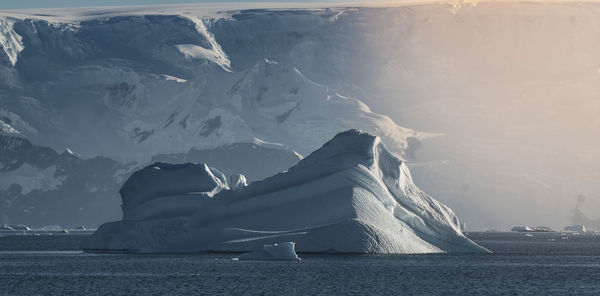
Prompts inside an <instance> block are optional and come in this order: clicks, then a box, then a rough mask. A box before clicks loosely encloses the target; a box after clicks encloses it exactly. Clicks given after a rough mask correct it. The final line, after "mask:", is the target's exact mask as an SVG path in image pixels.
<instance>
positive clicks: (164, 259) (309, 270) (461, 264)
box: [0, 232, 600, 295]
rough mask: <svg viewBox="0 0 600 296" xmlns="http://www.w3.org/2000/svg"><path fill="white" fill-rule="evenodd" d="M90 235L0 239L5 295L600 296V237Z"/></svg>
mask: <svg viewBox="0 0 600 296" xmlns="http://www.w3.org/2000/svg"><path fill="white" fill-rule="evenodd" d="M85 235H87V234H86V233H85V232H81V233H75V234H73V233H71V234H57V233H54V234H53V235H48V234H41V235H3V234H1V233H0V295H133V294H137V295H222V294H223V295H600V236H597V235H565V234H560V233H536V234H533V236H526V235H525V234H523V233H470V234H468V236H470V237H471V238H472V239H473V240H475V241H476V242H478V243H479V244H481V245H483V246H485V247H487V248H488V249H490V250H492V251H493V252H494V253H493V254H478V255H473V254H453V255H448V254H432V255H307V254H304V255H303V254H301V255H300V256H301V257H302V261H299V262H275V261H236V260H232V259H233V258H235V257H236V256H237V255H236V254H196V255H132V254H89V253H82V252H80V251H79V250H78V244H79V241H80V240H81V239H82V238H83V237H84V236H85Z"/></svg>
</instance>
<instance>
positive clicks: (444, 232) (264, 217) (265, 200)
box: [81, 130, 489, 254]
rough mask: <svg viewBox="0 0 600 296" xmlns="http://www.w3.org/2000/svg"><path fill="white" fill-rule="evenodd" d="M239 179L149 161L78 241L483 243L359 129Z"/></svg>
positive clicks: (404, 248) (239, 245) (414, 248)
mask: <svg viewBox="0 0 600 296" xmlns="http://www.w3.org/2000/svg"><path fill="white" fill-rule="evenodd" d="M240 180H241V177H240V176H237V177H233V178H228V177H227V176H225V175H224V174H222V173H220V172H218V171H217V170H215V169H213V168H210V167H208V166H207V165H205V164H202V163H199V164H191V163H190V164H179V165H172V164H165V163H155V164H152V165H150V166H148V167H146V168H144V169H142V170H140V171H138V172H136V173H134V174H133V175H132V176H131V178H130V179H129V180H127V181H126V182H125V184H124V185H123V188H122V189H121V191H120V193H121V197H122V199H123V206H122V209H123V220H122V221H116V222H110V223H106V224H104V225H102V226H100V227H99V228H98V230H97V231H96V232H95V233H94V234H93V235H91V236H90V237H88V238H87V239H86V240H84V241H83V242H82V245H81V247H82V249H84V250H87V251H95V250H103V251H106V250H109V251H121V252H141V253H154V252H169V253H179V252H186V253H189V252H207V251H219V252H248V251H252V250H260V249H261V248H262V249H264V248H265V247H264V246H265V245H275V244H282V243H284V242H291V241H293V242H295V247H296V251H298V252H316V253H321V252H328V253H401V254H406V253H440V252H489V251H488V250H487V249H485V248H483V247H481V246H479V245H477V244H476V243H474V242H472V241H471V240H470V239H468V238H467V237H465V236H464V235H463V234H462V232H461V230H460V223H459V220H458V218H457V217H456V215H455V214H454V213H453V211H452V210H451V209H450V208H448V207H447V206H445V205H443V204H442V203H440V202H439V201H437V200H435V199H433V198H432V197H430V196H429V195H427V194H426V193H424V192H423V191H421V190H420V189H419V188H418V187H417V186H416V185H415V184H414V183H413V181H412V179H411V176H410V172H409V170H408V168H407V167H406V165H405V164H404V162H403V161H402V160H401V159H399V158H398V157H396V156H394V155H393V154H392V153H391V152H389V151H388V150H387V149H386V147H385V146H384V144H383V143H382V142H381V139H380V138H379V137H377V136H373V135H371V134H369V133H366V132H362V131H359V130H348V131H345V132H342V133H339V134H337V135H336V136H335V137H333V139H331V140H330V141H328V142H327V143H325V144H324V145H323V146H322V147H321V148H320V149H318V150H316V151H314V152H313V153H312V154H310V155H309V156H308V157H306V158H304V159H303V160H301V161H299V162H298V164H296V165H295V166H293V167H291V168H290V169H288V170H287V171H285V172H281V173H279V174H277V175H274V176H272V177H269V178H266V179H264V180H262V181H257V182H253V183H251V184H249V185H247V186H243V185H241V186H240V183H243V182H239V181H240ZM230 181H232V182H233V184H230ZM232 188H233V189H232Z"/></svg>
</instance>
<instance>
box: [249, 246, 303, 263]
mask: <svg viewBox="0 0 600 296" xmlns="http://www.w3.org/2000/svg"><path fill="white" fill-rule="evenodd" d="M295 245H296V244H295V243H294V242H285V243H279V244H273V245H264V246H263V247H262V248H259V249H257V250H254V251H251V252H248V253H244V254H242V255H240V260H290V261H294V260H295V261H297V260H300V258H298V254H296V251H295V250H294V246H295Z"/></svg>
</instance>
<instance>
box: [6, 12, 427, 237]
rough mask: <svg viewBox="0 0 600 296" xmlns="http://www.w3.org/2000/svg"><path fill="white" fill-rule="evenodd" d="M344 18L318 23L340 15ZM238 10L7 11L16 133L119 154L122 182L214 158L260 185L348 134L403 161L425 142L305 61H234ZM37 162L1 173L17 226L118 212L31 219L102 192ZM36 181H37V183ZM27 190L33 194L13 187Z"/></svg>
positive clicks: (107, 187)
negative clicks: (233, 13)
mask: <svg viewBox="0 0 600 296" xmlns="http://www.w3.org/2000/svg"><path fill="white" fill-rule="evenodd" d="M331 13H332V12H323V13H317V14H316V16H317V17H318V18H324V19H327V17H328V16H329V15H331ZM321 14H322V15H321ZM229 15H230V14H223V15H218V16H213V17H210V18H207V17H204V18H203V17H202V15H189V14H179V13H174V14H167V15H160V14H152V13H148V14H144V13H141V14H139V13H133V14H127V13H125V14H122V15H119V14H117V15H111V16H110V17H104V16H103V14H102V13H100V14H99V15H95V16H93V17H86V18H83V19H77V18H76V17H73V18H70V19H69V18H67V19H65V18H61V19H57V18H52V17H51V16H34V15H26V16H23V15H10V16H3V17H0V19H1V20H2V21H1V22H0V26H1V27H2V38H3V39H1V40H0V42H1V44H0V45H1V46H2V50H1V51H0V53H1V54H2V57H3V59H2V64H1V65H0V68H1V69H0V70H1V72H2V73H3V75H2V76H0V115H2V116H1V117H0V124H1V125H2V130H3V131H5V132H4V133H5V134H18V135H19V137H21V138H22V139H23V141H25V142H27V143H29V142H31V143H35V145H42V146H43V147H50V148H52V149H54V150H56V151H64V150H66V149H69V151H74V152H75V153H77V154H78V155H81V158H77V159H78V160H80V161H83V162H86V161H87V160H84V159H88V158H96V157H98V156H102V157H105V158H106V159H107V160H109V161H110V162H107V163H106V165H108V166H110V167H114V170H113V172H112V175H120V174H124V173H123V172H121V171H122V170H123V167H127V168H129V169H128V170H126V173H127V174H128V173H129V172H130V171H131V168H133V167H135V166H141V165H145V164H146V163H148V162H149V161H151V160H153V161H157V160H162V161H170V162H188V161H195V162H196V161H202V162H206V163H209V164H210V165H211V166H214V167H217V168H219V169H220V170H223V171H224V172H227V173H229V174H232V173H244V174H245V175H247V176H248V179H249V181H253V180H258V179H261V178H264V177H267V176H270V175H272V174H274V173H277V172H279V171H281V170H284V169H285V168H287V167H289V166H291V165H292V164H293V163H295V162H296V161H298V160H299V159H301V156H300V154H298V153H297V152H296V151H298V152H300V153H307V152H310V151H312V150H314V149H315V148H317V147H318V146H319V145H320V143H322V142H323V141H325V140H326V139H328V138H330V137H331V136H332V135H334V134H336V133H337V132H339V131H341V130H344V129H348V128H354V127H356V128H362V129H364V130H367V131H370V132H373V133H375V134H377V135H380V136H382V137H384V138H385V139H386V141H388V142H389V143H390V144H391V147H394V151H395V152H397V153H400V154H403V153H404V148H405V147H407V142H406V139H407V138H408V137H410V138H411V139H418V138H419V137H420V135H419V134H417V133H416V132H415V131H412V130H410V129H406V128H402V127H400V126H398V125H396V124H395V123H394V122H393V121H392V120H391V119H389V118H388V117H386V116H383V115H380V114H377V113H374V112H372V111H371V110H370V109H369V108H368V107H367V106H366V105H365V104H364V103H362V102H361V101H359V100H357V99H353V98H349V97H345V96H343V95H341V94H339V93H338V92H336V91H334V90H331V89H329V88H328V87H327V86H325V85H322V84H319V83H316V82H314V81H312V80H311V79H309V78H307V77H306V76H305V75H303V74H302V73H301V72H300V71H299V70H298V69H297V68H295V67H293V66H289V65H284V64H281V63H278V62H277V61H274V60H269V59H267V58H266V57H260V58H258V57H256V56H251V57H250V56H249V57H248V59H246V60H245V61H244V63H240V65H237V64H236V65H232V64H231V61H230V60H229V57H228V55H227V53H225V52H224V50H223V49H222V48H221V46H220V45H219V43H218V42H217V41H216V39H215V36H214V33H213V32H211V28H213V27H214V26H216V23H218V22H219V20H221V19H228V16H229ZM246 64H247V65H249V66H248V67H245V65H246ZM234 66H235V67H234ZM4 148H6V147H4ZM44 149H47V148H44ZM48 151H51V150H48ZM49 153H56V152H49ZM27 157H28V156H23V157H22V159H20V160H19V162H18V163H19V164H22V165H21V166H13V167H12V169H10V170H4V171H2V173H1V175H0V177H1V178H2V180H1V181H0V184H2V185H3V186H2V187H0V189H1V190H3V191H2V192H3V194H4V195H6V196H9V195H10V197H6V198H4V199H5V200H11V201H10V202H8V201H7V202H5V203H6V205H7V206H6V207H5V208H6V209H5V211H6V212H7V215H6V218H7V219H10V220H11V221H12V222H15V223H16V222H19V223H32V224H40V223H47V224H57V223H69V224H73V223H76V224H85V225H93V224H97V222H98V221H102V220H103V219H108V218H112V217H114V215H115V214H116V211H115V210H113V211H112V213H110V214H105V213H102V212H101V211H100V212H98V219H96V220H93V222H92V220H90V222H89V223H84V221H80V220H77V219H69V218H66V217H69V216H65V215H63V217H64V219H61V220H60V221H52V218H48V219H46V218H43V217H41V218H40V219H33V218H29V220H28V219H25V218H24V217H34V216H39V215H43V216H48V217H55V216H57V215H60V212H61V211H62V210H61V208H60V207H56V208H52V207H50V206H45V205H46V204H47V205H50V204H52V203H53V202H56V203H57V204H58V203H64V202H69V203H71V205H72V206H73V207H76V208H85V206H83V204H82V203H79V202H77V200H78V199H81V198H87V196H88V195H89V194H88V193H89V192H90V191H89V190H87V189H86V188H87V187H85V186H83V185H82V184H86V183H89V182H86V181H85V180H83V179H80V178H84V176H86V175H85V174H81V172H80V171H79V170H81V169H79V168H77V169H75V168H73V169H71V170H69V169H70V168H67V169H66V170H67V172H66V173H65V174H66V175H77V176H79V177H80V178H78V179H77V180H79V181H78V182H79V183H73V184H75V185H72V186H71V187H68V188H67V187H65V186H62V181H64V180H72V178H69V177H67V176H63V175H61V174H58V173H56V172H55V171H52V169H53V168H54V167H55V166H56V165H58V164H55V163H51V164H49V165H46V166H41V167H39V170H32V169H30V167H29V165H30V163H35V159H34V158H35V157H34V156H31V157H33V158H31V159H28V158H27ZM8 158H9V157H8ZM8 158H7V159H6V161H7V162H6V163H11V161H13V160H12V159H8ZM105 158H102V159H105ZM110 159H114V160H116V161H118V162H120V163H123V165H120V164H118V163H114V164H113V163H112V160H110ZM15 161H16V160H15ZM132 163H133V164H132ZM124 164H127V166H125V165H124ZM59 166H60V165H59ZM38 175H39V176H38ZM27 176H30V177H31V176H35V180H28V181H24V179H26V178H29V177H27ZM42 176H44V177H42ZM42 179H43V180H42ZM111 180H112V181H111V182H110V184H104V185H103V186H101V188H104V189H103V191H102V192H103V194H104V195H105V199H104V200H101V199H95V200H100V202H106V203H107V204H109V205H107V207H109V208H113V209H115V208H116V206H118V204H116V203H115V197H116V195H117V194H116V190H115V188H118V186H120V182H121V181H122V177H121V179H119V178H112V179H111ZM24 182H30V183H32V184H33V183H35V185H31V186H33V187H32V188H34V189H35V192H36V194H37V195H38V196H40V198H41V199H44V197H45V196H47V198H45V199H44V203H42V202H38V201H35V202H33V201H32V202H31V203H36V202H37V203H39V205H38V208H39V209H40V211H41V212H40V213H33V214H29V215H25V216H22V213H21V212H22V211H23V210H22V209H21V208H22V207H21V206H15V205H16V204H18V202H17V201H19V202H24V201H25V200H26V199H27V198H26V196H28V195H29V194H30V192H31V190H28V188H29V187H31V186H29V187H27V186H24V184H23V183H24ZM16 185H18V186H21V187H22V188H25V189H24V190H21V191H18V190H17V191H14V190H13V191H14V192H13V191H10V190H11V188H15V187H14V186H16ZM73 186H78V187H77V188H74V187H73ZM92 187H94V188H96V187H97V186H96V187H95V186H92ZM86 190H87V191H86ZM92 192H95V191H92ZM59 193H60V194H59ZM57 194H58V195H57ZM62 196H67V198H63V197H62ZM40 198H36V199H35V200H39V199H40ZM58 200H61V201H58ZM31 203H28V205H29V204H31ZM42 204H44V205H42ZM30 211H31V210H29V211H28V212H30ZM65 211H66V212H69V211H70V210H67V209H66V208H65ZM50 212H52V214H51V213H50ZM84 217H85V215H84Z"/></svg>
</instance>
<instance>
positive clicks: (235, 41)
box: [0, 1, 600, 229]
mask: <svg viewBox="0 0 600 296" xmlns="http://www.w3.org/2000/svg"><path fill="white" fill-rule="evenodd" d="M130 2H131V3H129V2H127V3H126V4H141V3H139V2H135V1H130ZM36 3H37V4H36ZM48 3H51V2H46V1H37V2H36V1H25V2H22V4H21V2H19V3H16V2H14V3H13V2H10V1H9V2H7V4H5V3H3V4H0V8H4V9H10V8H15V9H16V8H19V9H22V8H29V10H19V11H8V10H5V11H3V12H2V14H3V15H8V16H10V15H11V14H12V15H18V16H21V17H22V16H28V15H29V16H31V15H33V14H37V15H38V16H39V17H41V18H46V19H49V20H50V21H51V22H52V21H55V22H61V21H68V22H77V21H81V20H91V19H94V18H98V16H97V15H100V16H102V14H105V15H104V16H103V17H112V16H116V15H127V14H167V15H168V14H175V15H178V14H185V13H192V14H197V15H199V16H203V15H202V14H203V12H202V11H203V9H204V8H198V7H200V6H194V5H191V6H185V5H184V6H173V7H172V8H168V7H166V6H161V7H160V8H156V9H150V8H148V7H144V8H143V9H142V8H135V7H127V8H126V9H125V8H123V9H121V8H118V7H112V8H110V9H100V8H96V10H94V11H96V12H98V11H100V13H99V14H96V13H95V12H94V11H88V12H86V11H85V9H74V10H57V9H47V10H41V9H32V8H33V7H47V6H48ZM73 3H77V4H74V5H71V4H73ZM82 3H84V2H78V1H60V2H57V4H53V5H56V6H54V7H58V6H61V7H63V6H81V5H80V4H82ZM85 3H87V4H90V3H91V4H90V5H87V4H86V6H98V5H115V4H117V3H116V2H111V1H90V2H85ZM144 3H145V4H164V2H159V1H155V2H152V3H149V2H144ZM379 4H380V5H376V6H378V7H365V5H362V4H358V3H357V4H352V5H349V6H355V8H336V10H334V11H333V10H332V11H328V10H319V9H314V7H315V6H320V7H327V6H344V5H340V4H339V3H336V4H331V5H329V4H323V3H318V2H312V1H311V2H307V3H305V4H293V3H285V4H252V5H249V4H247V3H246V4H243V5H241V4H240V5H238V6H236V5H237V4H233V3H225V4H220V5H222V6H223V7H224V8H219V9H216V10H215V9H213V10H211V11H210V13H207V15H209V16H210V17H219V16H215V14H214V11H219V10H237V9H239V7H241V8H257V7H261V8H273V7H275V6H278V7H279V8H280V9H289V8H297V9H300V10H301V9H302V8H303V7H312V8H311V9H309V10H308V12H307V13H297V14H294V15H293V16H292V17H288V16H286V15H284V16H282V15H281V14H278V13H273V14H272V15H264V14H268V13H269V11H258V12H256V13H255V14H252V15H251V16H249V17H248V18H244V19H242V18H240V19H239V20H238V21H240V20H243V21H246V22H248V23H247V24H246V25H244V26H243V27H242V26H236V25H235V24H231V25H229V24H224V23H218V22H217V23H211V25H208V26H207V30H208V32H209V34H208V35H209V36H214V42H216V43H218V44H219V45H220V48H221V49H222V52H223V55H224V56H226V57H227V59H228V62H230V67H231V70H232V71H234V72H236V71H242V70H245V69H250V68H252V67H253V66H254V65H255V64H256V63H257V61H258V60H264V58H267V59H269V60H273V61H277V62H278V63H280V64H281V65H286V66H289V67H292V68H296V69H297V70H298V71H299V72H301V73H302V77H305V78H306V79H309V80H310V81H313V82H315V83H317V84H319V85H322V86H324V87H326V88H327V89H328V90H330V91H331V92H333V93H338V94H340V95H341V96H344V97H345V96H348V97H352V98H358V99H360V100H361V101H362V102H364V103H366V105H368V106H369V107H370V108H371V110H372V111H374V112H377V113H379V114H383V115H387V116H389V117H390V118H391V119H393V120H394V122H395V123H396V124H398V125H399V126H401V127H405V128H407V129H411V130H415V131H417V132H419V135H420V136H419V139H420V140H421V144H420V146H419V147H418V148H417V149H416V150H415V151H414V152H413V153H409V154H407V155H405V157H404V158H405V160H406V161H407V163H409V167H410V169H411V172H412V175H413V178H414V179H415V182H416V183H417V185H418V186H419V187H420V188H421V189H423V190H424V191H426V192H428V193H430V194H431V195H432V196H433V197H435V198H436V199H439V200H441V201H443V202H444V203H445V204H447V205H448V206H449V207H450V208H452V209H453V210H454V211H455V213H456V214H457V216H458V217H459V218H460V219H461V221H462V222H466V224H467V228H469V229H489V228H500V229H508V228H510V227H511V226H514V225H530V226H542V225H547V226H551V227H553V228H555V229H562V227H563V226H565V225H569V224H574V223H579V222H580V221H581V219H579V220H577V219H575V220H574V219H573V212H574V210H575V209H576V208H577V209H579V210H580V211H581V212H582V213H583V217H584V218H585V219H591V220H592V221H593V220H595V219H598V218H599V217H600V211H599V210H598V209H599V207H600V183H599V182H598V181H599V180H600V152H599V150H598V147H599V144H600V139H599V136H600V55H599V54H598V52H600V37H599V36H600V4H596V3H593V2H577V3H576V2H561V3H558V2H547V3H542V2H514V1H507V2H502V1H498V2H496V1H490V2H448V3H439V2H436V3H429V2H423V3H414V2H413V3H405V4H402V3H394V4H393V7H388V8H385V7H381V5H384V4H381V3H379ZM11 5H12V6H11ZM202 5H203V6H202V7H209V6H210V5H208V4H202ZM204 5H205V6H204ZM385 5H387V4H385ZM385 5H384V6H385ZM369 6H372V5H369ZM390 6H392V5H391V4H390ZM236 7H238V8H236ZM144 11H146V12H144ZM324 11H325V12H324ZM261 13H262V14H261ZM315 13H317V14H318V13H326V14H327V18H328V21H329V22H327V23H323V24H321V23H319V22H315V18H313V16H312V15H313V14H315ZM40 15H41V16H40ZM250 19H256V20H260V22H258V21H257V22H255V23H252V22H251V21H249V20H250ZM269 22H271V23H269ZM232 23H233V21H232ZM236 34H238V35H236ZM249 36H250V37H249ZM281 36H285V37H286V38H285V39H283V38H281ZM211 42H212V41H211ZM190 43H192V42H190ZM213 46H214V44H213ZM68 48H70V47H68ZM23 53H24V54H23V55H24V56H25V53H26V49H25V50H24V51H23ZM56 56H59V55H56ZM12 58H13V60H12V61H13V62H14V63H13V64H14V65H15V67H16V68H17V69H19V67H20V66H19V65H20V64H19V63H18V62H16V61H17V60H18V58H17V57H16V56H13V57H12ZM61 61H62V60H61ZM269 63H270V62H267V65H271V64H269ZM51 66H53V65H52V64H49V65H46V66H45V67H51ZM265 67H267V66H265ZM227 70H230V69H227ZM194 71H197V69H196V70H194ZM61 73H62V72H61ZM161 74H162V73H161ZM164 74H169V75H171V74H172V73H164ZM196 74H197V73H196ZM171 76H175V75H171ZM171 76H169V77H171ZM200 76H202V75H200ZM113 78H114V76H113V77H111V79H113ZM172 78H173V79H176V78H177V77H172ZM184 78H185V79H188V80H190V81H192V78H190V77H184ZM36 79H38V78H36ZM169 79H170V78H169ZM173 79H171V80H173ZM177 79H179V78H177ZM140 80H141V79H140ZM181 80H182V81H184V79H181ZM142 82H143V81H142ZM142 82H140V84H139V85H138V86H137V88H136V91H138V92H139V91H141V90H140V87H143V86H140V85H141V83H142ZM11 83H12V82H11ZM128 83H129V82H128ZM14 85H18V83H15V84H14ZM14 85H12V84H11V85H9V86H7V87H5V88H4V93H3V94H2V95H3V96H5V97H6V96H7V95H6V94H7V93H9V92H10V91H12V90H13V89H14ZM18 87H21V86H18ZM261 89H262V88H261ZM61 91H62V90H61ZM59 93H60V94H62V93H61V92H59ZM102 95H103V94H101V95H99V98H102ZM149 96H150V95H149ZM219 120H220V117H219ZM332 120H336V119H335V118H332ZM132 129H133V127H132ZM136 133H137V131H136ZM156 134H158V132H157V133H155V134H154V135H155V136H156ZM150 139H152V138H150ZM38 143H39V144H45V145H48V146H51V147H53V148H55V149H64V148H65V147H66V146H67V145H68V146H69V147H71V146H77V145H78V144H65V143H60V144H53V143H49V142H48V143H45V142H43V141H39V142H38ZM282 144H285V145H288V144H289V143H282ZM291 148H292V149H296V150H300V149H298V148H297V147H291ZM315 148H316V147H315ZM401 148H403V147H397V149H401ZM392 150H395V149H394V148H393V147H392ZM76 152H77V151H76ZM79 152H80V153H82V154H83V155H85V156H93V155H103V153H97V152H94V153H91V152H90V153H86V152H85V151H84V149H83V148H81V149H80V151H79ZM301 152H302V153H303V154H306V151H301ZM111 153H112V152H111ZM104 154H109V153H108V152H107V153H104ZM121 161H122V160H121ZM580 195H584V196H585V197H586V198H585V199H583V201H582V199H581V198H579V202H578V196H580ZM580 218H581V217H580ZM596 223H597V222H596Z"/></svg>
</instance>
